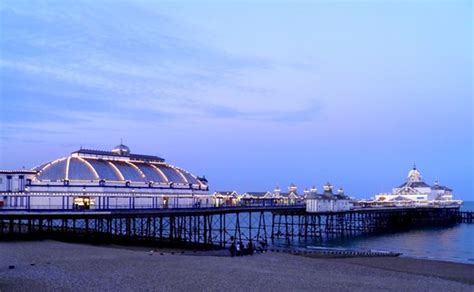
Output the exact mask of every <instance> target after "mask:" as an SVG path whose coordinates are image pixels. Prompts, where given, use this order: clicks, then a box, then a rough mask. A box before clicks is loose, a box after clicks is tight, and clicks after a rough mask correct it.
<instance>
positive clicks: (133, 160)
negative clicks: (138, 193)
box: [34, 144, 207, 187]
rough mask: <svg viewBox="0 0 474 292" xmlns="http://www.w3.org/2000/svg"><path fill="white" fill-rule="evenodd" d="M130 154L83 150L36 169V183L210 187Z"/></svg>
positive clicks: (157, 160) (161, 163)
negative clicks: (108, 183) (65, 182)
mask: <svg viewBox="0 0 474 292" xmlns="http://www.w3.org/2000/svg"><path fill="white" fill-rule="evenodd" d="M115 150H117V151H115ZM119 151H120V152H119ZM127 151H130V149H129V148H128V147H127V146H125V145H122V144H121V145H119V146H117V147H116V148H114V150H112V151H111V152H106V151H97V150H85V149H81V150H79V151H76V152H73V153H72V154H71V155H69V156H66V157H63V158H60V159H57V160H54V161H51V162H48V163H45V164H43V165H41V166H38V167H36V168H34V170H35V171H37V174H36V176H35V178H34V180H35V181H40V182H45V181H46V182H49V181H51V182H61V181H68V182H69V183H70V184H74V183H77V184H80V183H86V182H89V183H90V182H97V183H99V182H102V183H104V182H113V183H120V182H123V183H124V185H125V184H126V183H131V184H143V185H145V184H146V185H149V184H164V185H168V186H169V185H172V184H178V185H189V186H191V185H195V186H197V187H199V186H205V185H206V184H207V183H206V182H203V181H201V180H199V179H198V178H197V177H196V176H194V175H192V174H191V173H189V172H187V171H186V170H184V169H181V168H179V167H176V166H173V165H170V164H168V163H165V162H164V159H162V158H159V157H156V156H148V155H138V154H130V152H127Z"/></svg>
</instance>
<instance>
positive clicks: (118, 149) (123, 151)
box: [112, 144, 130, 155]
mask: <svg viewBox="0 0 474 292" xmlns="http://www.w3.org/2000/svg"><path fill="white" fill-rule="evenodd" d="M112 152H113V153H117V154H119V155H129V154H130V148H128V147H127V146H125V145H123V144H120V145H117V146H115V147H114V149H112Z"/></svg>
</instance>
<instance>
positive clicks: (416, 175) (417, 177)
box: [408, 166, 421, 182]
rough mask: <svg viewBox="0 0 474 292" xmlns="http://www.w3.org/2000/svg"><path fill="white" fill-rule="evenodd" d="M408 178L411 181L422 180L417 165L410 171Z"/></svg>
mask: <svg viewBox="0 0 474 292" xmlns="http://www.w3.org/2000/svg"><path fill="white" fill-rule="evenodd" d="M408 180H409V181H411V182H417V181H421V173H420V172H419V171H418V169H416V166H414V167H413V169H411V170H410V171H409V172H408Z"/></svg>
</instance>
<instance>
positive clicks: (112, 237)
mask: <svg viewBox="0 0 474 292" xmlns="http://www.w3.org/2000/svg"><path fill="white" fill-rule="evenodd" d="M473 217H474V216H473V212H461V211H459V208H426V207H423V208H385V209H382V208H380V209H370V208H366V209H359V210H351V211H344V212H330V213H329V212H328V213H307V212H306V211H305V207H304V206H303V205H294V206H246V207H231V208H209V209H204V208H203V209H201V208H199V209H175V210H166V209H160V210H110V211H75V212H70V211H69V212H45V211H42V212H33V211H28V212H26V211H5V212H3V211H2V212H0V240H18V239H58V240H65V241H84V242H93V243H105V244H107V243H114V244H138V245H141V244H143V245H153V246H174V247H177V246H180V247H182V246H188V247H225V246H228V244H229V243H230V242H232V241H242V242H249V241H253V242H254V243H269V242H271V241H272V240H277V239H285V240H287V241H288V242H291V241H292V240H308V239H323V238H326V237H334V236H341V237H343V236H356V235H363V234H376V233H380V232H388V231H390V232H392V231H397V230H406V229H410V228H416V227H422V226H440V225H445V224H448V225H449V224H451V225H452V224H457V223H460V222H464V223H473Z"/></svg>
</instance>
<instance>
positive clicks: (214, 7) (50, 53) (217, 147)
mask: <svg viewBox="0 0 474 292" xmlns="http://www.w3.org/2000/svg"><path fill="white" fill-rule="evenodd" d="M470 11H472V3H471V2H470V1H453V2H449V3H447V2H437V3H427V2H422V1H419V2H409V3H406V2H403V3H394V2H385V3H375V2H374V3H367V2H360V3H355V2H354V3H343V2H337V3H329V2H315V3H306V2H297V3H288V2H284V1H282V2H275V3H273V4H272V5H268V3H265V2H263V3H251V2H232V3H227V4H222V3H219V2H212V1H211V2H192V3H184V2H178V3H170V2H162V3H152V2H147V1H138V2H126V1H121V2H109V1H101V2H100V3H95V2H93V1H82V2H78V3H74V4H72V3H61V2H54V1H41V2H35V3H28V2H17V1H3V2H2V3H1V4H0V19H1V20H0V27H1V35H2V37H1V38H0V50H1V51H0V52H1V54H0V82H1V84H0V85H1V86H0V94H1V99H0V168H2V169H20V168H22V167H26V168H32V167H34V166H36V165H39V164H41V163H43V162H46V161H50V160H54V159H56V158H59V157H62V156H65V155H68V154H69V153H71V152H73V151H75V150H77V149H79V148H81V147H83V148H88V149H98V150H110V149H112V147H114V146H115V145H117V144H119V142H120V140H121V139H122V138H123V144H125V145H127V146H129V147H130V148H131V151H132V153H140V154H149V155H157V156H160V157H163V158H165V159H166V161H167V162H169V163H171V164H173V165H176V166H179V167H182V168H184V169H186V170H189V171H190V172H191V173H193V174H194V175H198V176H202V175H205V176H206V178H207V179H208V180H209V184H210V188H211V190H212V191H215V190H217V191H219V190H221V191H222V190H236V191H239V192H245V191H271V190H273V189H274V188H275V186H277V185H278V186H279V187H280V188H281V189H282V190H283V189H286V186H288V185H289V184H290V183H294V184H296V186H297V187H298V192H299V193H302V192H303V190H304V188H310V187H311V186H312V185H315V186H316V187H317V188H318V190H321V188H322V186H323V184H324V183H326V182H328V181H329V182H331V183H332V185H333V186H334V187H335V188H336V189H337V188H339V187H343V188H344V190H345V191H346V194H348V195H350V196H354V197H357V198H369V197H372V196H374V195H375V194H376V193H381V192H390V191H391V189H392V188H393V187H395V186H398V185H399V184H401V183H403V182H404V181H406V174H407V172H408V171H409V170H410V169H411V168H412V166H413V164H414V163H415V164H416V166H417V168H418V169H419V170H420V172H421V174H422V176H423V179H424V181H425V182H427V183H428V184H430V185H431V184H433V182H434V181H435V180H438V181H439V182H440V184H442V185H446V186H449V187H450V188H452V189H453V190H454V191H453V193H454V196H455V198H457V199H463V200H466V201H474V182H473V181H472V178H473V177H474V176H473V157H474V142H473V135H472V134H473V132H474V131H473V130H474V129H473V128H474V119H473V111H474V108H473V91H472V90H473V87H472V85H473V84H472V24H473V23H472V15H471V14H470Z"/></svg>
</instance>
